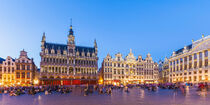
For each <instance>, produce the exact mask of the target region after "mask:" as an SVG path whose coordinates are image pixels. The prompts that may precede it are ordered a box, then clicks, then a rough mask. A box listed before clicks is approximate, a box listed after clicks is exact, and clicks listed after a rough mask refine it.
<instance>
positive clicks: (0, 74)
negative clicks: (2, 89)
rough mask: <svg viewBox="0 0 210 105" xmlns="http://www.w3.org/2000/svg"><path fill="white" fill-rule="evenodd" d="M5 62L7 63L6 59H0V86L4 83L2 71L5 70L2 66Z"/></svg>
mask: <svg viewBox="0 0 210 105" xmlns="http://www.w3.org/2000/svg"><path fill="white" fill-rule="evenodd" d="M3 61H5V59H3V58H1V57H0V85H2V84H3V83H2V80H3V79H2V70H3V68H2V64H3Z"/></svg>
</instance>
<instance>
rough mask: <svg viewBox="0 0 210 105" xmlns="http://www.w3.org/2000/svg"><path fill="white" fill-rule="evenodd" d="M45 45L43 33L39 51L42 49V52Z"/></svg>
mask: <svg viewBox="0 0 210 105" xmlns="http://www.w3.org/2000/svg"><path fill="white" fill-rule="evenodd" d="M45 43H46V36H45V32H43V35H42V41H41V49H42V51H44V44H45Z"/></svg>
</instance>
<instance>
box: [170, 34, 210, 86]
mask: <svg viewBox="0 0 210 105" xmlns="http://www.w3.org/2000/svg"><path fill="white" fill-rule="evenodd" d="M209 53H210V35H208V36H206V37H204V35H202V38H201V39H199V40H197V41H193V40H192V44H190V45H188V46H185V47H184V48H181V49H179V50H177V51H174V52H173V54H172V56H171V58H170V59H169V82H173V83H175V82H190V83H199V82H210V69H209V68H210V61H209V59H210V56H209Z"/></svg>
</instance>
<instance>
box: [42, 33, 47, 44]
mask: <svg viewBox="0 0 210 105" xmlns="http://www.w3.org/2000/svg"><path fill="white" fill-rule="evenodd" d="M45 41H46V36H45V32H44V33H43V35H42V42H45Z"/></svg>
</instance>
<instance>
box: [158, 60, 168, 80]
mask: <svg viewBox="0 0 210 105" xmlns="http://www.w3.org/2000/svg"><path fill="white" fill-rule="evenodd" d="M168 79H169V60H168V58H166V57H165V59H164V61H160V62H159V83H168V82H169V81H168Z"/></svg>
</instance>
